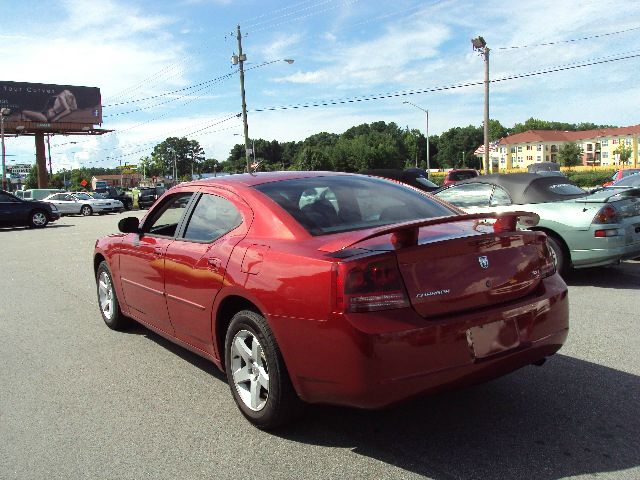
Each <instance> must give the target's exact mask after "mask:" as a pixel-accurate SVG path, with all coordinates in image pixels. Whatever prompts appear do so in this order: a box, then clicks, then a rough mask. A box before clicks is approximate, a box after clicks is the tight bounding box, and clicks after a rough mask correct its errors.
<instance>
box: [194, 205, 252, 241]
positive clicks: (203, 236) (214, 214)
mask: <svg viewBox="0 0 640 480" xmlns="http://www.w3.org/2000/svg"><path fill="white" fill-rule="evenodd" d="M241 223H242V216H241V215H240V212H239V211H238V209H237V208H236V207H235V205H233V203H231V202H230V201H229V200H226V199H224V198H222V197H218V196H217V195H209V194H206V193H205V194H204V195H202V197H201V198H200V200H199V201H198V204H197V205H196V208H194V209H193V214H192V215H191V218H190V219H189V224H188V225H187V229H186V231H185V232H184V238H185V240H194V241H197V242H212V241H214V240H216V239H217V238H220V237H222V236H223V235H224V234H226V233H228V232H230V231H231V230H233V229H234V228H236V227H237V226H238V225H240V224H241Z"/></svg>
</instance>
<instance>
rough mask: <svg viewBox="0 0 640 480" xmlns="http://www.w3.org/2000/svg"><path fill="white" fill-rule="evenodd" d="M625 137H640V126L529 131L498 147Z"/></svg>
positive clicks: (501, 140)
mask: <svg viewBox="0 0 640 480" xmlns="http://www.w3.org/2000/svg"><path fill="white" fill-rule="evenodd" d="M625 135H640V125H632V126H629V127H619V128H598V129H596V130H581V131H578V132H569V131H560V130H529V131H527V132H523V133H516V134H515V135H509V136H508V137H504V138H502V139H500V142H499V145H513V144H515V143H535V142H575V141H578V140H587V139H590V138H600V137H616V136H625Z"/></svg>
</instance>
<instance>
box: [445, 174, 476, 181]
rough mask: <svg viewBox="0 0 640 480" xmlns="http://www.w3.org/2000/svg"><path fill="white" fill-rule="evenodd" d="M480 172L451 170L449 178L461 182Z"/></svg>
mask: <svg viewBox="0 0 640 480" xmlns="http://www.w3.org/2000/svg"><path fill="white" fill-rule="evenodd" d="M477 176H478V174H477V173H476V172H450V173H449V180H453V181H454V182H460V181H462V180H468V179H469V178H475V177H477Z"/></svg>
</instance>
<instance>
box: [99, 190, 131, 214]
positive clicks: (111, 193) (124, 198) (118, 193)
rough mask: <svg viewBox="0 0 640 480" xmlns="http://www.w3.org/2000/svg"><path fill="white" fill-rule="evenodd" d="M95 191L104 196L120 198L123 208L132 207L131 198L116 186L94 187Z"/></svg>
mask: <svg viewBox="0 0 640 480" xmlns="http://www.w3.org/2000/svg"><path fill="white" fill-rule="evenodd" d="M95 192H96V193H99V194H100V195H102V196H103V197H105V198H110V199H112V200H120V201H121V202H122V204H123V205H124V209H125V210H131V209H132V208H133V200H132V198H131V197H130V196H128V195H126V194H125V193H124V191H123V190H120V189H118V188H116V187H107V188H96V190H95Z"/></svg>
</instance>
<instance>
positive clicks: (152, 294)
mask: <svg viewBox="0 0 640 480" xmlns="http://www.w3.org/2000/svg"><path fill="white" fill-rule="evenodd" d="M535 217H536V216H535V214H530V213H526V212H510V213H508V214H502V215H499V214H471V215H469V214H464V213H462V212H461V211H460V210H457V209H456V208H455V207H452V206H450V205H448V204H446V203H443V202H441V201H439V200H437V199H435V198H433V197H431V196H429V195H428V194H424V193H422V192H420V191H419V190H416V189H413V188H412V187H408V186H405V185H402V184H398V183H395V182H392V181H389V180H385V179H382V178H377V177H368V176H363V175H355V174H344V173H342V174H341V173H333V172H273V173H257V174H242V175H232V176H226V177H219V178H213V179H207V180H201V181H196V182H191V183H187V184H182V185H179V186H177V187H174V188H172V189H170V190H169V191H167V192H166V193H165V194H164V195H163V196H162V197H161V198H160V199H159V200H158V202H157V203H156V204H155V205H154V206H153V207H152V208H151V210H150V211H149V212H148V213H147V214H146V216H145V217H144V218H143V219H142V220H141V221H138V219H137V218H135V217H129V218H125V219H123V220H121V221H120V223H119V229H120V231H121V232H122V233H118V234H114V235H109V236H107V237H104V238H101V239H99V240H98V241H97V242H96V246H95V254H94V267H95V273H96V281H97V291H98V299H99V306H100V311H101V313H102V317H103V319H104V321H105V323H106V324H107V326H109V327H110V328H113V329H121V328H125V327H126V324H127V322H128V321H129V320H130V319H134V320H136V321H137V322H140V323H142V324H144V325H145V326H147V327H148V328H150V329H152V330H153V331H155V332H157V333H158V334H160V335H162V336H164V337H166V338H168V339H170V340H171V341H173V342H175V343H177V344H179V345H182V346H183V347H185V348H187V349H189V350H191V351H193V352H196V353H197V354H199V355H202V356H203V357H205V358H208V359H210V360H211V361H213V362H214V363H215V364H216V365H217V366H218V367H219V368H220V369H221V370H223V371H225V372H226V375H227V378H228V381H229V386H230V389H231V393H232V395H233V397H234V399H235V401H236V403H237V405H238V407H239V409H240V411H241V412H242V413H243V414H244V416H245V417H246V418H247V419H248V420H249V421H250V422H252V423H253V424H254V425H256V426H258V427H260V428H265V429H266V428H273V427H276V426H279V425H282V424H283V423H285V422H287V421H289V420H291V419H292V418H293V417H294V416H295V415H296V413H297V412H298V411H299V410H300V406H301V405H303V404H304V403H330V404H338V405H349V406H355V407H361V408H380V407H384V406H387V405H391V404H394V403H397V402H400V401H402V400H406V399H408V398H411V397H414V396H416V395H420V394H423V393H427V392H434V391H437V390H442V389H445V388H451V387H453V386H459V385H468V384H472V383H477V382H480V381H485V380H488V379H491V378H495V377H498V376H500V375H504V374H506V373H508V372H511V371H513V370H515V369H518V368H520V367H523V366H525V365H529V364H532V363H533V364H541V363H542V362H544V360H545V358H546V357H548V356H550V355H552V354H554V353H555V352H556V351H557V350H558V349H559V348H560V347H561V346H562V344H563V343H564V341H565V339H566V337H567V332H568V301H567V287H566V285H565V283H564V282H563V281H562V279H561V278H560V277H559V276H558V275H557V274H556V271H555V267H554V263H553V260H552V258H551V256H550V252H549V248H548V246H547V240H546V236H545V235H544V233H541V232H535V231H527V230H519V229H518V228H517V225H518V224H520V225H525V226H526V225H533V224H535V222H536V220H537V219H536V218H535Z"/></svg>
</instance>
